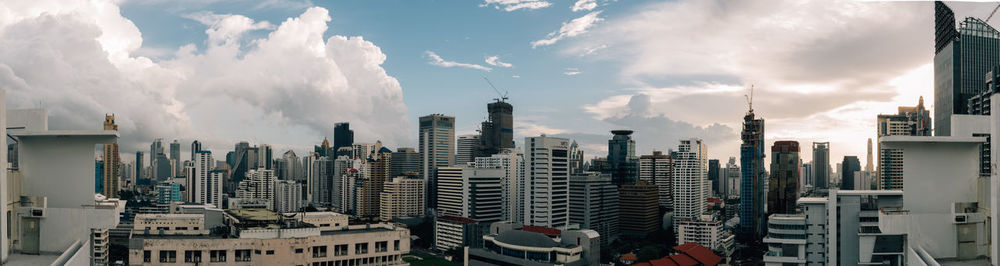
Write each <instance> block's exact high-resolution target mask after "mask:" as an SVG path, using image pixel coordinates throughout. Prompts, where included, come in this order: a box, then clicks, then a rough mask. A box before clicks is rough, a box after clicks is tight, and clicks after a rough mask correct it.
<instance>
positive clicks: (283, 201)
mask: <svg viewBox="0 0 1000 266" xmlns="http://www.w3.org/2000/svg"><path fill="white" fill-rule="evenodd" d="M276 183H277V185H275V186H274V188H275V190H274V210H275V211H276V212H279V213H286V212H297V211H299V210H300V209H302V207H303V204H302V184H299V183H298V182H295V181H293V180H278V181H276Z"/></svg>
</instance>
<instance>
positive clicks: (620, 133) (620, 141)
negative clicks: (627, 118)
mask: <svg viewBox="0 0 1000 266" xmlns="http://www.w3.org/2000/svg"><path fill="white" fill-rule="evenodd" d="M611 134H613V135H614V136H613V137H611V139H610V140H608V166H609V167H608V168H607V169H606V170H608V171H607V173H610V174H611V182H612V183H614V184H615V185H623V184H635V182H636V181H638V178H639V172H638V171H639V160H638V159H639V158H637V157H636V156H635V140H632V137H631V135H632V130H612V131H611Z"/></svg>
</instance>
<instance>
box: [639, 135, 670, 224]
mask: <svg viewBox="0 0 1000 266" xmlns="http://www.w3.org/2000/svg"><path fill="white" fill-rule="evenodd" d="M673 180H674V164H673V161H672V160H671V158H670V155H666V154H663V152H661V151H655V150H654V151H653V154H648V155H642V156H639V181H644V182H646V183H647V184H653V185H655V186H656V187H657V191H659V192H658V193H657V194H658V196H657V198H659V205H660V206H663V207H665V208H667V209H668V210H673V209H674V204H673V201H674V200H673V190H674V181H673Z"/></svg>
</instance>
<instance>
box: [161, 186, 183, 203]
mask: <svg viewBox="0 0 1000 266" xmlns="http://www.w3.org/2000/svg"><path fill="white" fill-rule="evenodd" d="M181 200H182V199H181V185H180V184H175V183H161V184H159V185H156V202H157V203H160V204H170V203H171V202H175V201H181Z"/></svg>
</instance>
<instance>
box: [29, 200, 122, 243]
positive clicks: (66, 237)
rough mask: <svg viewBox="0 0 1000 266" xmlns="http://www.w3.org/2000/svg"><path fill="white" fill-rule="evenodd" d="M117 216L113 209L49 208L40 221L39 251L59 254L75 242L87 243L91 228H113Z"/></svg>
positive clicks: (116, 223)
mask: <svg viewBox="0 0 1000 266" xmlns="http://www.w3.org/2000/svg"><path fill="white" fill-rule="evenodd" d="M118 215H119V212H118V211H117V210H115V209H91V208H52V207H49V208H48V209H46V213H45V218H42V219H40V224H39V225H40V228H41V230H39V237H38V242H39V251H41V252H42V253H61V252H63V251H65V250H66V248H68V247H69V246H70V245H72V244H73V242H74V241H76V240H80V241H82V242H88V243H89V240H90V229H91V228H115V227H116V226H118Z"/></svg>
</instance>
